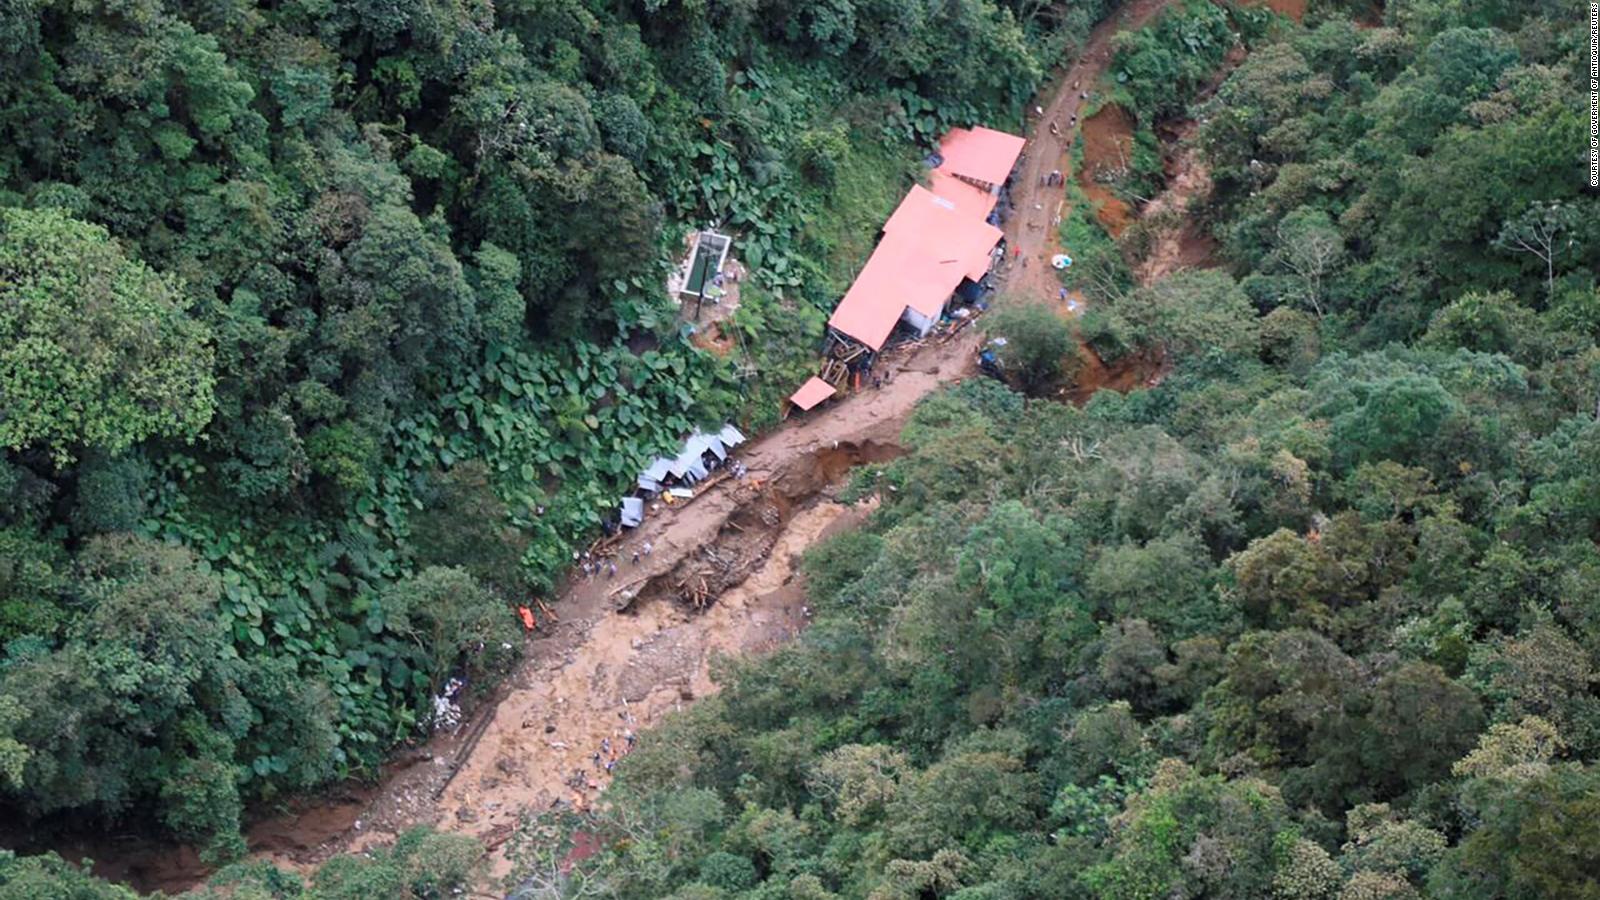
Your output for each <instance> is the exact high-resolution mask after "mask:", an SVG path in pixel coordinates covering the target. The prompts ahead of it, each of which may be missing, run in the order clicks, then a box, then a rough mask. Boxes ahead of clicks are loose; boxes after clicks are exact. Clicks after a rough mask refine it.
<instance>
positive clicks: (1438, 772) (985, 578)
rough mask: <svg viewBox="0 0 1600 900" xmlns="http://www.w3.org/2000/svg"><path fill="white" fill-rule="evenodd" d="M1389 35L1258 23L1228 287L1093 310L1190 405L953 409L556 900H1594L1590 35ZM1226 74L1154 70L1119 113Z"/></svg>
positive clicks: (1221, 232) (1502, 7)
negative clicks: (769, 650)
mask: <svg viewBox="0 0 1600 900" xmlns="http://www.w3.org/2000/svg"><path fill="white" fill-rule="evenodd" d="M1319 9H1320V12H1319ZM1365 13H1366V10H1365V9H1364V8H1362V9H1357V8H1355V7H1354V6H1352V7H1351V8H1348V9H1346V8H1340V7H1338V6H1336V5H1323V6H1321V7H1319V8H1314V10H1313V15H1312V16H1311V17H1310V18H1309V19H1308V21H1307V22H1306V23H1305V27H1303V28H1297V27H1289V26H1288V25H1287V24H1286V23H1283V22H1282V21H1281V20H1280V21H1278V22H1277V23H1272V22H1268V21H1262V20H1252V19H1249V18H1247V17H1244V16H1241V17H1238V18H1237V19H1235V20H1234V27H1236V28H1240V29H1241V30H1242V31H1243V34H1242V36H1243V38H1244V40H1245V41H1246V43H1247V44H1248V46H1249V49H1250V54H1249V57H1248V58H1247V59H1245V60H1244V61H1243V62H1242V63H1241V64H1240V65H1239V66H1238V67H1237V68H1236V69H1235V70H1233V71H1232V72H1231V74H1229V75H1228V77H1227V79H1226V81H1225V82H1224V83H1223V84H1222V85H1221V87H1220V88H1219V90H1218V91H1217V93H1216V95H1215V97H1214V98H1213V99H1212V100H1210V101H1208V102H1205V103H1204V104H1202V105H1200V106H1199V107H1198V108H1197V109H1195V110H1194V111H1193V114H1194V115H1196V116H1197V117H1198V118H1199V119H1200V121H1201V123H1202V124H1201V125H1200V128H1199V130H1198V133H1197V138H1196V140H1197V141H1198V142H1199V146H1200V148H1201V158H1202V159H1203V160H1204V162H1205V164H1206V165H1208V166H1209V167H1210V169H1211V172H1212V174H1213V176H1214V178H1215V182H1216V190H1215V192H1214V193H1213V195H1212V196H1211V198H1210V200H1209V202H1208V203H1207V205H1206V206H1205V208H1204V209H1198V210H1194V211H1192V212H1193V213H1194V214H1197V215H1200V216H1203V217H1204V218H1205V220H1206V221H1207V222H1208V223H1209V225H1210V227H1211V229H1212V231H1213V232H1214V233H1215V234H1216V235H1217V236H1218V237H1219V238H1220V239H1221V253H1222V255H1223V259H1222V260H1221V262H1222V265H1221V267H1220V268H1218V269H1216V270H1211V271H1199V272H1184V273H1179V274H1177V275H1174V276H1172V277H1171V278H1169V279H1167V280H1165V281H1162V282H1160V283H1158V284H1155V285H1152V286H1148V287H1142V288H1134V287H1133V286H1132V285H1131V283H1130V282H1129V281H1128V280H1127V279H1126V277H1125V276H1124V277H1123V278H1122V279H1120V280H1119V279H1117V278H1108V279H1104V280H1103V281H1102V289H1101V290H1098V291H1096V290H1095V289H1094V287H1093V286H1092V285H1091V286H1089V287H1088V290H1089V291H1090V296H1089V304H1090V309H1092V310H1093V309H1098V310H1099V314H1098V315H1099V322H1098V323H1091V324H1094V326H1095V329H1096V330H1095V332H1094V337H1095V346H1096V347H1097V349H1100V350H1101V352H1102V355H1103V356H1105V357H1106V358H1107V359H1108V360H1115V359H1116V358H1118V357H1119V356H1120V355H1121V354H1127V353H1145V352H1150V351H1153V350H1160V351H1161V352H1162V353H1164V355H1165V358H1166V359H1167V360H1168V361H1169V362H1170V364H1171V367H1172V368H1171V371H1170V372H1168V373H1167V374H1166V375H1165V377H1164V378H1163V379H1162V381H1161V383H1160V385H1159V386H1158V387H1155V388H1152V389H1149V390H1141V391H1135V392H1133V393H1131V394H1128V395H1125V396H1124V395H1118V394H1114V393H1109V392H1102V393H1100V394H1098V395H1096V396H1095V397H1094V398H1093V399H1092V400H1091V401H1090V402H1089V403H1088V404H1087V406H1085V407H1084V408H1081V409H1079V408H1074V407H1071V406H1066V405H1062V404H1059V403H1056V402H1052V401H1049V400H1040V399H1028V398H1025V397H1023V396H1019V395H1017V394H1014V393H1012V392H1010V391H1009V390H1007V389H1005V388H1003V387H1001V386H999V385H997V384H995V383H993V382H989V381H982V382H976V383H968V384H964V385H962V386H961V387H960V388H958V389H956V390H953V391H950V392H947V393H945V394H943V395H941V396H938V397H936V398H934V399H932V400H930V401H928V402H926V403H925V404H924V405H923V406H922V407H921V408H920V409H919V411H918V413H917V414H916V416H915V419H914V421H913V422H912V423H911V425H910V426H909V427H908V428H907V429H906V432H905V435H904V443H905V445H906V447H907V449H908V450H909V453H908V455H907V456H905V457H903V458H901V459H899V460H896V461H895V462H893V463H890V464H888V465H886V466H884V467H882V468H880V469H878V470H875V471H873V472H870V473H867V474H864V475H862V476H861V477H860V478H859V480H858V481H857V487H856V490H857V492H858V493H866V492H873V493H875V494H876V495H877V497H878V498H879V499H880V501H881V503H882V506H881V508H880V509H879V510H878V512H877V513H875V514H874V516H873V517H872V518H871V519H870V520H869V522H868V524H867V525H866V526H865V527H864V528H863V529H861V530H859V531H857V532H854V533H850V534H846V535H842V536H839V537H837V538H835V539H833V540H832V541H831V542H829V543H828V544H826V545H825V546H823V547H822V548H820V549H818V550H817V551H815V552H814V553H812V554H811V556H810V558H809V560H808V562H807V572H808V586H809V591H810V594H811V602H812V605H813V608H814V609H815V610H816V619H815V623H814V624H813V626H812V627H811V628H810V630H809V631H808V632H807V633H806V634H805V635H804V636H803V638H801V639H800V640H799V641H798V642H797V643H796V644H794V645H791V646H789V647H787V648H786V649H784V650H782V651H780V652H778V653H777V654H776V655H775V656H774V657H773V658H771V659H767V660H762V661H758V662H746V663H735V664H730V666H729V667H728V668H727V670H726V672H725V674H724V677H723V684H724V689H723V691H722V693H721V694H720V695H719V696H718V697H716V698H714V699H710V700H707V701H704V702H702V703H701V704H699V705H697V706H696V707H695V708H694V709H693V710H692V711H690V712H688V713H686V714H684V715H683V716H682V717H681V718H680V719H678V720H677V721H675V722H673V723H671V724H670V725H669V726H667V727H665V728H663V729H660V730H659V731H657V732H655V733H652V734H650V735H648V736H646V738H645V739H644V741H643V742H642V743H641V750H640V751H638V752H636V753H635V754H634V755H633V756H631V757H629V758H628V760H627V761H626V762H625V764H624V765H623V766H622V768H621V771H622V773H623V774H622V777H621V779H620V781H619V783H618V785H617V787H615V788H614V789H613V792H612V794H611V796H614V797H615V798H616V799H615V802H614V806H613V808H612V809H611V810H609V811H607V812H606V813H604V814H601V815H598V816H594V817H590V818H589V819H587V820H585V821H582V822H574V821H570V820H569V821H566V822H563V821H561V820H560V817H550V818H549V819H547V820H546V821H545V822H543V823H539V824H536V825H535V826H533V827H531V828H530V830H529V834H528V838H529V840H528V845H527V848H526V849H525V850H524V851H523V860H524V868H523V870H522V871H523V882H522V883H523V885H524V886H525V887H526V888H527V893H525V894H524V895H523V896H530V897H531V896H557V895H558V894H556V893H553V892H552V893H549V894H544V893H540V892H539V886H540V885H541V884H543V882H542V881H541V880H540V875H541V873H543V872H546V871H548V870H547V869H546V868H544V867H543V864H544V863H547V862H548V860H550V859H551V858H557V859H559V858H561V854H562V853H563V852H564V851H563V849H562V848H561V847H560V845H559V844H558V842H557V837H558V836H559V835H562V834H570V833H572V830H573V828H574V827H576V828H579V829H582V830H586V831H587V832H588V833H591V834H595V835H599V836H601V838H602V840H601V843H602V844H603V845H604V846H605V847H606V848H607V849H606V851H605V852H604V853H602V854H601V855H599V856H597V857H594V858H593V859H592V860H590V861H588V862H586V863H584V864H581V865H580V866H579V868H578V870H577V872H576V873H575V875H574V876H573V877H572V879H571V880H569V881H568V883H567V890H568V891H571V892H572V893H571V894H569V895H576V891H577V889H578V887H580V886H583V887H599V888H603V891H602V892H608V895H616V896H622V897H640V898H644V897H668V896H670V897H674V898H679V900H689V898H695V900H701V898H724V897H751V898H754V897H761V898H768V897H771V898H829V897H867V898H874V900H890V898H929V897H948V898H961V900H978V898H1021V897H1048V898H1072V897H1084V898H1201V897H1206V898H1267V897H1273V898H1296V900H1299V898H1306V900H1310V898H1341V900H1358V898H1361V900H1366V898H1415V897H1435V898H1530V900H1531V898H1551V897H1574V898H1576V897H1596V896H1600V878H1597V875H1596V873H1597V872H1600V840H1597V839H1596V837H1595V835H1594V833H1593V829H1592V828H1591V826H1590V824H1589V823H1590V822H1591V821H1592V818H1593V816H1594V815H1595V814H1596V812H1597V811H1600V807H1597V805H1596V803H1597V801H1596V797H1600V769H1597V768H1596V767H1595V760H1596V759H1597V757H1600V695H1597V692H1596V688H1597V681H1600V616H1597V613H1600V606H1597V600H1596V598H1597V597H1600V550H1597V547H1596V538H1597V537H1600V482H1597V481H1596V477H1595V472H1596V471H1597V468H1596V467H1597V464H1600V456H1597V448H1600V424H1597V422H1596V401H1597V398H1600V369H1597V363H1600V351H1597V349H1596V339H1597V338H1600V294H1597V292H1596V289H1595V281H1594V272H1595V268H1596V264H1597V262H1600V210H1597V208H1596V201H1595V199H1594V196H1593V194H1592V193H1590V192H1588V191H1587V190H1586V189H1584V188H1583V185H1584V184H1585V181H1586V179H1585V171H1584V152H1585V151H1584V146H1585V145H1584V131H1585V128H1584V122H1583V115H1582V113H1583V103H1582V100H1583V98H1582V94H1581V90H1580V89H1579V86H1581V85H1582V84H1583V72H1582V71H1581V69H1582V64H1583V60H1584V59H1586V56H1585V55H1584V53H1583V52H1582V46H1581V39H1582V29H1581V28H1579V27H1576V26H1575V25H1574V24H1573V23H1571V22H1569V21H1566V20H1565V19H1563V18H1562V17H1561V16H1559V15H1557V13H1556V11H1555V10H1554V8H1553V7H1549V8H1540V7H1539V6H1538V5H1535V4H1523V3H1516V4H1512V3H1505V4H1493V3H1479V4H1471V5H1462V4H1432V3H1427V2H1409V3H1392V4H1390V5H1389V7H1388V11H1387V14H1386V17H1385V21H1384V23H1383V24H1382V25H1380V26H1376V27H1366V26H1363V27H1356V26H1354V25H1352V24H1351V22H1350V21H1348V17H1349V16H1350V15H1353V14H1359V15H1365ZM1185 21H1189V22H1190V24H1191V25H1193V26H1194V27H1188V28H1186V27H1184V22H1185ZM1252 22H1254V23H1256V24H1255V25H1252V24H1251V23H1252ZM1256 25H1259V26H1260V27H1259V28H1256ZM1252 29H1255V30H1252ZM1190 38H1193V41H1190ZM1214 44H1215V41H1214V40H1213V34H1212V31H1211V30H1210V26H1209V24H1204V26H1203V27H1202V24H1199V23H1195V22H1194V21H1193V20H1184V19H1171V18H1169V19H1166V20H1158V21H1157V22H1155V23H1153V24H1152V25H1151V26H1150V29H1149V31H1148V33H1146V34H1143V35H1141V36H1138V37H1136V38H1134V39H1130V40H1127V41H1124V42H1122V44H1121V50H1120V55H1119V58H1118V59H1117V60H1116V61H1114V63H1113V66H1112V71H1113V73H1116V72H1119V71H1120V72H1121V73H1123V75H1124V76H1125V77H1126V79H1127V80H1126V82H1124V84H1125V86H1126V91H1127V94H1126V95H1125V96H1124V100H1125V102H1127V103H1129V104H1130V105H1131V106H1132V107H1133V109H1134V111H1135V112H1136V113H1137V114H1138V115H1139V116H1140V117H1141V118H1142V119H1143V117H1144V116H1146V115H1147V114H1149V115H1152V116H1154V117H1156V118H1159V117H1160V116H1162V115H1165V114H1169V113H1170V112H1171V108H1170V106H1169V107H1167V108H1161V107H1156V108H1154V109H1153V110H1150V108H1149V107H1147V106H1146V100H1145V99H1144V98H1145V97H1146V96H1149V95H1150V93H1151V92H1152V91H1159V90H1160V86H1159V85H1158V86H1157V87H1154V88H1151V87H1147V86H1145V85H1143V84H1142V82H1141V79H1145V78H1161V77H1168V76H1171V75H1172V73H1174V72H1178V71H1181V70H1182V69H1183V66H1181V65H1179V64H1177V63H1176V62H1173V60H1174V59H1180V58H1181V57H1183V56H1185V55H1187V54H1190V53H1197V54H1209V53H1213V52H1214V51H1213V49H1212V48H1213V46H1214ZM1220 57H1221V54H1220V52H1215V58H1216V59H1220ZM1162 73H1166V75H1165V76H1164V75H1163V74H1162ZM1191 81H1198V79H1191ZM1164 84H1166V82H1160V85H1164ZM1119 90H1120V89H1119ZM1147 111H1148V113H1147ZM1144 121H1149V119H1144ZM1530 248H1531V249H1530ZM1124 249H1125V250H1127V251H1128V252H1136V251H1137V249H1138V248H1137V247H1127V248H1124ZM1541 249H1543V250H1545V251H1548V252H1546V253H1544V255H1541V253H1540V252H1539V251H1540V250H1541Z"/></svg>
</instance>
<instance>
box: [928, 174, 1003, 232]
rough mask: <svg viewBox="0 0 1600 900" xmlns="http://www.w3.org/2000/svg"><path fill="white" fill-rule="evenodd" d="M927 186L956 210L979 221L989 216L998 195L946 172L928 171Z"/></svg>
mask: <svg viewBox="0 0 1600 900" xmlns="http://www.w3.org/2000/svg"><path fill="white" fill-rule="evenodd" d="M928 187H929V189H931V190H932V191H933V192H934V193H935V194H938V195H939V196H941V197H944V198H946V199H948V200H950V201H951V202H953V203H955V205H956V211H957V212H959V213H961V214H962V215H971V216H972V218H974V219H977V220H979V221H983V220H984V219H987V218H989V213H990V212H992V211H993V210H994V205H995V202H996V201H997V200H999V198H998V197H996V196H995V195H994V194H992V193H990V192H988V191H986V190H984V189H983V188H981V187H978V186H977V185H975V184H970V183H968V182H965V181H962V180H961V179H959V178H957V177H955V176H954V175H951V174H950V173H948V172H941V171H939V170H938V169H934V170H933V171H932V172H930V173H928Z"/></svg>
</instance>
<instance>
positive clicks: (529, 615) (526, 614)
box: [517, 606, 539, 631]
mask: <svg viewBox="0 0 1600 900" xmlns="http://www.w3.org/2000/svg"><path fill="white" fill-rule="evenodd" d="M517 615H518V616H519V617H521V619H522V627H523V628H524V629H525V630H527V631H532V630H533V629H534V628H535V627H537V626H538V624H539V623H538V622H537V621H536V620H535V619H534V618H533V610H531V609H529V608H527V607H526V606H519V607H517Z"/></svg>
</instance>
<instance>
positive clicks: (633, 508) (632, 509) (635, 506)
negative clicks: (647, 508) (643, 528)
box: [621, 497, 644, 528]
mask: <svg viewBox="0 0 1600 900" xmlns="http://www.w3.org/2000/svg"><path fill="white" fill-rule="evenodd" d="M621 514H622V524H623V525H626V526H627V527H629V528H637V527H639V523H640V522H643V521H644V501H643V500H640V499H639V498H638V497H624V498H622V510H621Z"/></svg>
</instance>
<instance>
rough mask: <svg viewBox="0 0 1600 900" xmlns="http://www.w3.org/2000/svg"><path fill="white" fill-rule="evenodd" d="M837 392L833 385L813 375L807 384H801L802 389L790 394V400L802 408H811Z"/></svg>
mask: <svg viewBox="0 0 1600 900" xmlns="http://www.w3.org/2000/svg"><path fill="white" fill-rule="evenodd" d="M835 393H836V391H834V389H833V385H831V384H829V383H827V382H826V381H823V380H822V379H821V378H818V377H817V376H815V375H813V376H811V378H810V380H808V381H807V382H806V383H805V384H802V385H800V390H798V391H795V392H794V393H793V394H791V395H790V396H789V402H790V403H793V404H794V405H795V406H798V407H800V408H801V409H810V408H811V407H813V406H816V405H817V404H818V403H821V402H822V401H824V400H826V399H828V398H829V397H832V396H833V395H834V394H835Z"/></svg>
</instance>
